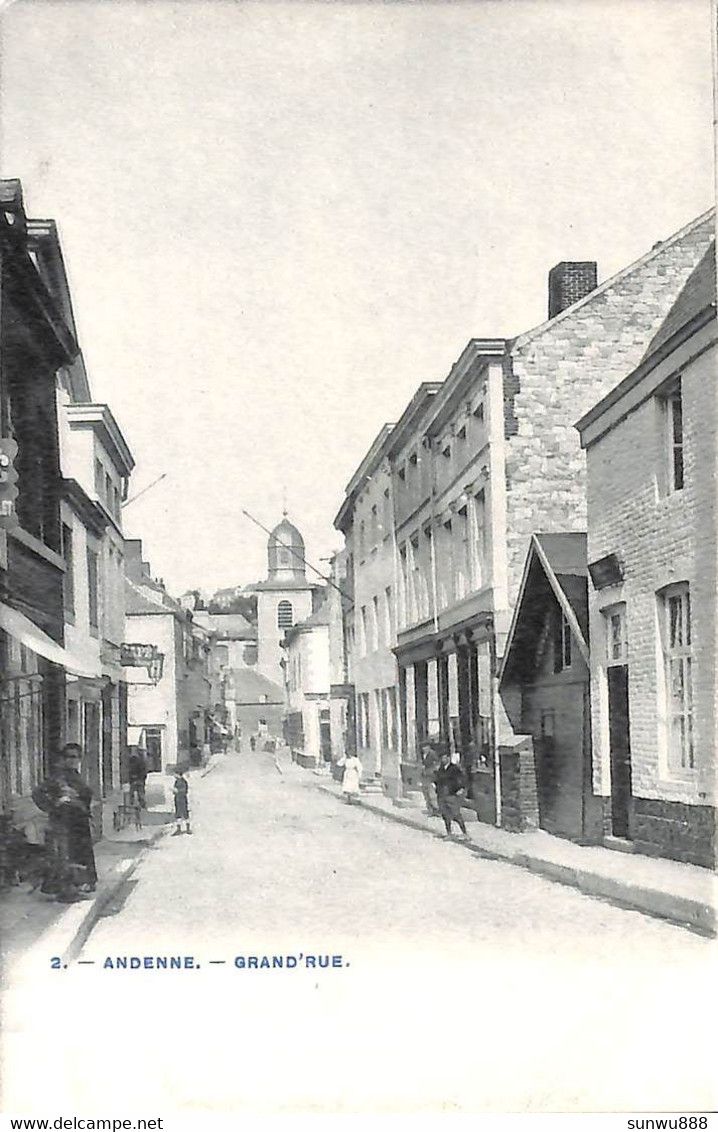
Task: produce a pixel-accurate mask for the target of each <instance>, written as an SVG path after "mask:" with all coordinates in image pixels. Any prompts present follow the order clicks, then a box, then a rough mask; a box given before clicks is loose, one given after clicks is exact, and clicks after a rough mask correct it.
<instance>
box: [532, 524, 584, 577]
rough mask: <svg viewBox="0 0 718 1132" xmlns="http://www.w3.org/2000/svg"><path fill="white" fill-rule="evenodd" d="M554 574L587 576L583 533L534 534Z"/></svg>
mask: <svg viewBox="0 0 718 1132" xmlns="http://www.w3.org/2000/svg"><path fill="white" fill-rule="evenodd" d="M533 537H534V538H535V539H536V540H537V541H538V542H539V543H540V544H541V547H542V548H543V551H544V554H545V555H546V558H547V559H548V561H549V563H550V564H551V569H552V570H553V572H554V573H555V574H578V575H579V576H580V577H583V578H586V577H587V576H588V567H587V565H586V562H587V549H586V547H587V543H588V537H587V535H586V534H585V533H584V532H583V531H563V532H561V533H557V534H534V536H533Z"/></svg>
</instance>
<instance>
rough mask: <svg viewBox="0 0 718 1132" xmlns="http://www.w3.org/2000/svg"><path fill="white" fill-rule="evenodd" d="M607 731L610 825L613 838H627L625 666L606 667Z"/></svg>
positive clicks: (628, 746)
mask: <svg viewBox="0 0 718 1132" xmlns="http://www.w3.org/2000/svg"><path fill="white" fill-rule="evenodd" d="M607 671H608V731H609V742H610V747H611V824H612V829H613V836H614V837H626V838H630V835H631V834H630V813H631V739H630V726H629V715H628V665H626V664H614V665H611V666H610V667H609V668H608V670H607Z"/></svg>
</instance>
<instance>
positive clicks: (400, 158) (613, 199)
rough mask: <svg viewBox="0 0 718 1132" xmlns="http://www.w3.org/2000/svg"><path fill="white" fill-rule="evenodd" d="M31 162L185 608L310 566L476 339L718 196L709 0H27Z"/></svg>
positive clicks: (22, 126)
mask: <svg viewBox="0 0 718 1132" xmlns="http://www.w3.org/2000/svg"><path fill="white" fill-rule="evenodd" d="M0 51H1V53H2V86H1V88H0V147H1V151H2V165H1V167H0V169H1V172H2V175H3V176H5V177H19V178H20V179H21V180H22V184H23V189H24V194H25V204H26V209H27V212H28V215H29V216H33V217H52V218H54V219H55V220H56V221H57V223H58V226H59V231H60V237H61V241H62V246H63V253H64V257H65V262H66V266H67V270H68V275H69V279H70V285H71V289H72V297H73V304H74V309H75V316H76V321H77V326H78V336H79V339H80V343H81V346H82V349H83V353H84V356H85V360H86V363H87V366H88V371H89V376H90V382H91V386H92V391H93V397H94V399H95V400H96V401H103V402H107V403H108V404H109V405H110V407H111V409H112V411H113V413H114V415H115V417H116V419H117V421H118V422H119V424H120V427H121V429H122V430H123V433H124V435H125V437H126V439H127V441H128V443H129V445H130V447H131V449H132V451H133V453H134V456H135V459H136V462H137V466H136V470H135V473H134V477H133V484H132V493H133V494H136V493H137V492H140V491H142V489H143V488H144V487H146V486H147V485H149V484H151V483H152V481H153V480H155V479H156V478H157V477H159V476H161V475H162V474H165V478H164V479H163V480H162V481H161V482H160V483H159V484H157V485H156V486H155V487H153V488H152V489H151V490H149V491H147V492H146V493H145V494H144V495H142V497H141V498H140V499H138V500H137V501H136V502H134V503H131V504H130V505H129V506H128V507H127V508H126V510H125V512H124V521H125V533H126V534H127V535H128V536H129V537H134V538H142V540H143V543H144V548H145V557H146V558H148V559H149V560H150V562H151V565H152V569H153V572H154V574H155V575H156V576H161V577H162V578H164V580H165V582H166V583H167V585H168V586H169V587H170V589H171V590H172V591H173V592H175V593H179V592H181V591H183V590H185V589H188V588H190V587H200V588H203V589H208V590H212V589H214V588H216V587H219V586H230V585H239V584H245V583H250V582H252V581H256V580H257V579H258V578H260V577H262V576H264V574H265V572H266V536H265V535H264V534H263V533H262V531H261V530H260V529H259V528H258V527H257V526H255V525H253V524H252V523H251V522H250V521H249V520H248V519H246V518H245V517H244V515H243V511H244V510H247V511H249V512H250V513H251V514H252V515H254V516H255V517H256V518H257V519H258V520H259V521H260V522H261V523H263V524H264V525H265V526H267V527H272V526H274V525H275V524H276V523H277V522H278V521H279V519H280V518H281V513H282V508H283V502H284V498H285V493H286V501H287V506H288V510H289V514H290V517H291V518H292V520H293V521H294V522H295V523H296V524H297V526H298V527H299V528H300V530H301V531H302V532H303V534H304V536H305V540H306V544H307V557H308V559H309V560H310V561H311V562H312V563H314V564H315V565H316V566H318V567H319V568H320V569H326V562H325V561H324V559H325V558H326V556H327V555H329V554H330V553H331V552H332V550H334V549H336V548H338V547H340V546H341V545H342V538H341V535H340V534H339V533H338V532H337V531H335V530H334V529H333V527H332V521H333V518H334V516H335V515H336V513H337V511H338V509H339V506H340V504H341V502H342V499H343V495H344V489H345V487H346V484H347V482H348V481H349V479H350V477H351V476H352V474H353V472H354V470H355V469H356V467H357V466H358V464H359V463H360V462H361V460H362V458H363V456H364V454H365V453H366V451H367V449H368V447H369V446H370V444H371V442H372V440H373V439H374V437H375V436H376V434H377V433H378V432H379V430H380V429H381V427H382V425H383V424H384V423H385V422H387V421H394V420H396V419H398V417H399V416H400V415H401V412H402V411H403V409H404V407H405V405H406V404H407V402H408V401H409V399H410V398H411V396H412V394H413V393H414V392H415V390H416V388H417V386H418V385H419V384H420V383H421V382H423V381H436V380H443V378H445V377H446V376H447V374H448V372H449V370H450V368H451V365H452V363H453V362H454V361H455V359H456V358H457V357H458V356H459V355H460V353H461V351H462V350H463V348H464V346H465V345H466V343H467V341H468V340H469V338H471V337H475V336H493V335H497V336H508V335H513V334H517V333H519V332H521V331H523V330H526V329H528V328H529V327H531V326H534V325H536V324H538V323H540V322H542V321H543V320H544V319H545V317H546V301H547V286H546V276H547V273H548V271H549V269H550V268H551V267H552V266H553V265H554V264H555V263H557V262H559V261H560V260H563V259H596V260H597V261H598V265H599V279H600V280H603V279H605V278H607V277H609V276H610V275H611V274H613V273H614V272H616V271H618V270H619V269H621V268H622V267H624V266H625V265H627V264H629V263H630V262H632V261H633V260H634V259H637V258H639V257H640V256H641V255H642V254H644V253H645V252H646V251H647V250H648V249H649V248H650V247H652V245H653V244H654V243H655V242H656V241H657V240H659V239H664V238H666V237H667V236H669V235H670V234H671V233H672V232H674V231H675V230H677V229H678V228H680V227H682V226H683V225H684V224H686V223H687V222H688V221H690V220H691V219H692V218H693V217H695V216H697V215H699V214H700V213H701V212H703V211H705V209H706V208H708V207H710V205H711V203H712V199H713V186H714V179H713V154H712V117H713V114H712V92H711V45H710V5H709V2H708V0H655V2H654V0H581V3H577V2H576V0H517V2H512V0H456V2H454V0H442V2H439V3H428V2H422V3H418V2H417V3H414V2H410V0H403V2H402V0H396V2H383V3H382V2H376V3H372V2H370V0H357V2H351V0H336V2H330V0H325V2H322V0H306V2H305V0H291V2H285V3H283V2H279V0H256V2H252V0H249V2H243V0H235V2H232V0H182V2H179V3H170V2H165V0H141V2H136V3H129V2H126V0H113V2H112V3H111V4H110V3H107V2H106V0H61V2H58V0H15V2H14V3H12V4H10V5H9V6H6V7H5V8H4V9H3V11H2V13H0Z"/></svg>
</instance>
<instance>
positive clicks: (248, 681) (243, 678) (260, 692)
mask: <svg viewBox="0 0 718 1132" xmlns="http://www.w3.org/2000/svg"><path fill="white" fill-rule="evenodd" d="M233 672H234V700H235V703H237V704H259V703H265V702H266V703H268V704H284V688H282V687H280V685H279V684H275V683H274V681H273V680H270V679H269V678H268V677H267V676H263V675H262V673H261V672H256V671H255V669H253V668H235V669H233ZM262 696H266V697H267V699H266V701H264V700H262V699H261V698H260V697H262Z"/></svg>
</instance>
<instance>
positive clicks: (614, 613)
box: [603, 605, 628, 665]
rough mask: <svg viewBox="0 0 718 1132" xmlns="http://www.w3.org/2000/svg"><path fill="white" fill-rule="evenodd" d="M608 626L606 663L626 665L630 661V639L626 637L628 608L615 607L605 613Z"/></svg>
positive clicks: (622, 606) (623, 606)
mask: <svg viewBox="0 0 718 1132" xmlns="http://www.w3.org/2000/svg"><path fill="white" fill-rule="evenodd" d="M603 616H604V618H605V624H606V663H607V664H609V665H618V664H626V663H627V661H628V639H627V637H626V607H625V605H620V606H618V605H617V606H615V607H614V608H613V609H607V610H605V611H604V615H603Z"/></svg>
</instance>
